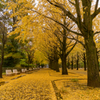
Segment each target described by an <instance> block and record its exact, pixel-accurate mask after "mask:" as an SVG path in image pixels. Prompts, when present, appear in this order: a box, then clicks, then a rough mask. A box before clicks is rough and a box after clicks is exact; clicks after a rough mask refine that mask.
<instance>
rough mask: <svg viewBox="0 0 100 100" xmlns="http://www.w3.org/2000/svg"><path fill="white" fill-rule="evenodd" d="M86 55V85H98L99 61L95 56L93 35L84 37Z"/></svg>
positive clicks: (99, 84) (99, 83)
mask: <svg viewBox="0 0 100 100" xmlns="http://www.w3.org/2000/svg"><path fill="white" fill-rule="evenodd" d="M85 47H86V57H87V67H88V68H87V76H88V83H87V85H88V86H93V87H98V86H100V82H99V63H98V57H97V49H96V45H95V43H94V40H93V36H92V35H90V36H89V38H86V39H85Z"/></svg>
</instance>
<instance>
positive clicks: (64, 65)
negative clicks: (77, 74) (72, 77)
mask: <svg viewBox="0 0 100 100" xmlns="http://www.w3.org/2000/svg"><path fill="white" fill-rule="evenodd" d="M61 60H62V75H65V74H66V75H68V71H67V68H66V55H63V56H62V59H61Z"/></svg>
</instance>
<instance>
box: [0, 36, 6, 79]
mask: <svg viewBox="0 0 100 100" xmlns="http://www.w3.org/2000/svg"><path fill="white" fill-rule="evenodd" d="M4 45H5V40H4V34H3V37H2V50H1V64H0V78H2V67H3V61H4Z"/></svg>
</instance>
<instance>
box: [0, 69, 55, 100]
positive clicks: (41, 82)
mask: <svg viewBox="0 0 100 100" xmlns="http://www.w3.org/2000/svg"><path fill="white" fill-rule="evenodd" d="M0 100H55V94H54V90H53V88H52V85H51V79H50V76H49V74H48V69H41V70H38V71H37V72H33V73H31V74H26V76H23V77H20V78H18V79H15V80H11V81H10V82H9V83H7V84H4V85H2V86H0Z"/></svg>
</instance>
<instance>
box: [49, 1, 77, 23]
mask: <svg viewBox="0 0 100 100" xmlns="http://www.w3.org/2000/svg"><path fill="white" fill-rule="evenodd" d="M47 1H48V2H49V3H50V4H51V5H53V6H55V7H58V8H60V9H61V10H62V11H63V12H64V13H65V15H67V16H68V17H69V18H70V19H72V20H73V21H74V22H75V23H78V21H77V18H75V16H74V15H73V14H72V13H71V12H70V11H67V10H66V9H65V8H64V7H63V6H62V5H61V4H58V3H56V2H55V3H56V4H54V3H52V2H51V1H50V0H47Z"/></svg>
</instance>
